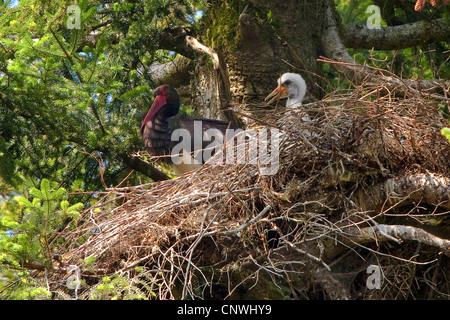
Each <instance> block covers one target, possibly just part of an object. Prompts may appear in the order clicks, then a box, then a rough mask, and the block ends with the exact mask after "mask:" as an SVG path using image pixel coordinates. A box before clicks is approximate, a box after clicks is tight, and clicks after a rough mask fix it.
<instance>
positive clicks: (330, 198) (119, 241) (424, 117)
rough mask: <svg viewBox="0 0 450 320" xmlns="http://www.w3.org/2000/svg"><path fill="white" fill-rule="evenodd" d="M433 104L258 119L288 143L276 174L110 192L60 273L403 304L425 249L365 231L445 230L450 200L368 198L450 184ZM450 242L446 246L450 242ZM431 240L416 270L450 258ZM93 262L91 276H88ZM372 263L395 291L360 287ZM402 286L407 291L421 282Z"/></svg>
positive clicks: (365, 99)
mask: <svg viewBox="0 0 450 320" xmlns="http://www.w3.org/2000/svg"><path fill="white" fill-rule="evenodd" d="M374 88H375V87H374ZM444 101H445V100H444ZM447 101H448V100H447ZM439 103H442V100H441V101H439V100H437V99H434V98H425V97H418V96H414V95H410V96H408V97H402V98H398V97H395V96H393V95H391V94H389V93H385V94H381V92H380V91H379V89H374V90H373V91H371V88H370V87H369V88H367V86H366V87H365V88H363V87H361V88H359V89H356V90H354V91H352V92H349V93H340V94H339V93H334V94H333V95H330V96H328V97H326V98H325V99H323V100H321V101H317V102H313V103H310V104H307V105H305V106H304V107H303V108H301V109H297V110H289V111H288V112H286V110H285V109H283V108H282V107H276V108H275V110H270V111H269V112H265V111H261V112H260V114H259V115H253V116H252V117H251V119H252V120H250V121H249V128H253V129H255V130H261V128H267V127H271V128H277V129H279V131H280V132H281V135H280V140H279V143H280V144H279V157H278V164H277V165H278V166H277V170H276V172H274V174H269V175H267V174H262V172H263V171H262V170H261V168H262V167H261V163H256V164H247V163H237V164H215V165H206V166H204V167H202V168H201V169H199V170H195V171H192V172H190V173H188V174H185V175H183V176H181V177H178V178H175V179H172V180H167V181H162V182H158V183H149V184H143V185H138V186H132V187H122V188H120V187H117V188H112V189H109V190H107V191H106V192H104V193H102V198H101V199H100V200H99V201H98V202H97V203H96V204H95V205H93V206H92V207H91V208H89V210H88V211H86V212H85V213H84V215H83V218H82V219H81V220H79V221H77V222H76V226H74V225H73V224H71V226H69V227H67V228H66V229H65V231H64V232H63V234H62V235H61V237H63V238H64V239H65V244H64V246H61V252H63V260H64V263H65V264H67V265H78V266H80V267H82V268H83V270H84V271H83V274H84V275H85V276H89V275H90V276H93V277H96V276H101V275H104V274H114V273H115V274H123V273H124V272H131V273H132V275H131V277H141V278H142V277H144V275H145V279H146V283H147V287H146V288H147V289H146V290H148V291H149V292H150V291H151V292H153V296H154V297H156V298H159V299H180V298H184V299H185V298H192V299H197V298H200V299H206V298H215V299H225V298H255V297H256V298H257V299H262V298H272V299H273V298H283V299H284V298H305V297H307V298H312V297H313V298H314V297H321V298H330V299H345V298H355V297H363V298H396V297H402V294H403V295H405V294H406V296H408V294H411V292H412V291H408V290H406V289H404V287H402V286H401V284H399V281H403V280H401V279H400V278H401V277H400V276H397V275H398V274H403V273H404V272H406V271H405V270H409V269H408V268H411V264H413V263H414V261H416V260H414V259H412V260H411V257H412V256H415V254H416V250H417V241H416V242H403V243H402V244H397V243H394V247H392V244H391V246H390V247H389V246H387V245H386V246H384V247H383V245H382V238H383V239H387V240H392V239H390V237H391V238H395V236H393V235H392V234H387V233H388V231H386V230H388V229H383V230H385V231H384V233H383V232H382V231H380V230H381V228H379V229H377V230H378V231H379V232H378V233H377V232H373V234H371V236H370V237H368V236H367V234H365V235H363V234H362V230H367V228H374V227H377V226H378V225H379V224H380V223H383V224H385V223H386V222H387V221H386V220H387V219H399V217H400V218H402V217H403V218H405V219H406V217H405V216H407V218H408V219H410V218H411V216H414V214H415V213H416V214H417V217H418V218H419V217H421V218H423V217H429V216H433V217H434V218H436V217H439V218H441V219H444V223H445V221H447V220H445V219H446V217H447V216H446V212H447V211H446V210H447V209H448V207H449V202H448V200H449V199H448V195H447V198H445V194H444V195H443V197H441V198H438V199H433V201H435V202H434V203H432V202H433V201H432V200H430V201H428V202H427V203H425V201H423V202H422V203H421V204H420V206H419V205H418V204H417V203H416V202H414V201H407V200H408V198H413V197H412V196H411V197H408V195H405V196H404V197H403V198H401V199H400V195H399V194H398V193H396V194H393V193H392V194H388V195H386V194H384V195H385V197H384V198H383V199H382V200H383V201H382V203H380V202H379V201H375V200H373V201H369V200H370V199H369V200H368V199H367V197H368V195H369V196H370V192H371V189H370V188H376V186H377V185H379V184H382V183H384V182H386V181H387V180H389V179H393V178H395V177H399V176H402V177H405V176H411V175H417V174H431V173H432V174H433V175H434V176H435V177H441V178H442V177H443V178H444V179H447V180H445V181H447V183H448V177H450V165H449V161H450V160H449V159H450V144H449V143H448V141H446V140H445V138H444V137H443V136H441V135H440V129H441V128H442V127H444V126H445V125H446V120H445V119H444V117H443V115H442V113H441V112H440V111H439ZM244 148H247V150H248V145H245V146H244ZM374 190H375V189H374ZM447 190H448V189H447ZM411 194H412V193H411ZM361 195H366V196H365V197H364V196H361ZM374 197H375V196H374ZM422 198H423V197H422ZM430 199H431V198H430ZM390 200H392V202H390ZM398 203H400V204H401V205H395V204H398ZM388 204H389V205H388ZM392 204H394V205H392ZM400 208H401V209H400ZM396 209H399V210H398V211H396ZM414 210H415V211H414ZM418 218H417V219H418ZM395 222H398V221H397V220H395ZM403 222H404V221H403ZM403 222H402V224H403ZM444 223H443V224H444ZM447 223H448V222H447ZM405 224H406V223H405ZM443 224H441V226H442V225H443ZM443 230H445V228H444V229H443ZM446 230H447V233H445V232H444V233H441V234H440V236H441V238H442V239H441V238H439V239H441V240H443V241H445V238H447V239H448V238H450V236H449V234H448V230H449V229H448V228H447V229H446ZM427 234H428V233H427ZM396 236H398V237H400V235H399V233H397V234H396ZM394 240H395V239H394ZM397 240H398V238H397ZM414 240H417V239H414ZM434 240H436V239H434ZM430 241H431V242H428V244H426V245H424V246H425V248H423V251H421V252H422V255H421V257H420V258H421V259H423V260H422V261H421V262H423V261H425V260H426V261H429V260H430V261H431V260H432V261H434V260H433V259H435V258H436V256H437V255H438V254H439V252H442V251H443V249H442V247H439V246H434V245H433V244H435V242H433V239H432V240H430ZM414 243H415V245H414ZM436 243H437V242H436ZM430 244H431V245H430ZM445 245H446V244H445ZM444 251H445V250H444ZM89 257H93V258H95V261H94V263H93V264H91V265H89V266H86V265H83V261H86V260H88V258H89ZM427 259H429V260H427ZM407 260H409V261H407ZM371 263H372V264H373V263H376V264H378V265H381V266H382V268H383V266H389V270H391V271H392V272H391V273H389V270H387V269H386V270H384V272H385V273H389V275H392V277H393V278H395V280H392V278H391V279H390V281H386V282H384V284H383V285H384V286H385V287H383V289H382V290H378V291H376V292H375V293H374V292H368V291H367V290H366V289H363V288H362V287H364V288H365V286H363V285H361V286H360V287H357V286H356V283H359V284H361V283H363V279H361V277H365V274H366V269H367V266H368V265H369V264H371ZM447 263H448V260H447ZM136 267H140V268H141V269H140V270H141V271H140V273H136V272H135V270H136ZM443 269H445V268H444V267H443ZM447 269H448V268H447ZM142 270H143V271H142ZM408 274H409V278H408V279H406V280H404V281H411V278H414V277H415V276H414V275H413V274H411V273H408ZM441 276H442V277H443V278H444V276H445V275H441V274H439V273H437V274H435V278H433V279H434V281H435V280H437V279H440V277H441ZM399 279H400V280H399ZM402 279H403V278H402ZM397 280H398V281H397ZM436 283H438V281H435V282H433V285H435V284H436ZM393 286H394V288H393ZM397 287H398V288H400V287H401V288H402V289H396V288H397ZM387 288H388V289H387ZM434 289H435V290H436V292H438V291H439V292H444V291H445V290H448V288H447V289H444V288H443V287H441V288H438V289H436V288H434ZM402 290H403V291H402ZM410 290H412V289H410ZM406 291H408V292H406ZM405 292H406V293H405ZM433 292H434V291H433ZM443 294H444V293H443ZM446 294H447V295H448V292H447V293H446Z"/></svg>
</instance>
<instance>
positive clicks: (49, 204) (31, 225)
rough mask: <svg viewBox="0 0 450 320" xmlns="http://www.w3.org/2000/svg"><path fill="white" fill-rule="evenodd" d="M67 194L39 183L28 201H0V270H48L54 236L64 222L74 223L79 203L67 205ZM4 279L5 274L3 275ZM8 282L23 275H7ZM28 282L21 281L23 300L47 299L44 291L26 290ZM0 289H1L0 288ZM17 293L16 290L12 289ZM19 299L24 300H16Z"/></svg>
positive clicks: (15, 198)
mask: <svg viewBox="0 0 450 320" xmlns="http://www.w3.org/2000/svg"><path fill="white" fill-rule="evenodd" d="M67 199H68V193H67V191H66V189H64V188H58V184H57V183H55V182H53V183H51V182H50V181H49V180H47V179H43V180H42V181H41V182H40V187H39V188H35V187H31V188H30V189H29V197H25V196H19V195H17V196H14V197H12V199H11V198H9V199H8V200H7V201H3V202H2V205H3V208H2V209H3V210H2V211H3V214H2V216H1V219H0V252H1V253H0V270H1V268H2V266H6V267H12V268H15V269H17V270H20V269H21V266H22V265H26V264H30V263H36V264H42V265H45V266H46V268H49V269H50V268H51V258H52V255H53V247H54V246H55V245H57V243H54V241H53V239H54V235H56V234H57V232H58V229H59V228H60V227H61V226H62V225H63V224H64V222H65V221H71V220H72V219H78V218H79V217H80V213H79V211H80V210H82V209H83V207H84V205H83V204H82V203H76V204H73V205H71V204H70V203H69V201H68V200H67ZM4 275H5V274H4ZM6 275H8V278H9V277H11V278H15V277H23V273H21V272H19V273H15V272H12V273H9V274H8V273H7V274H6ZM27 279H28V278H27V277H24V278H22V280H23V281H20V282H19V284H22V287H20V290H22V289H23V292H24V294H25V293H26V298H43V297H46V296H47V295H48V292H47V291H46V290H47V289H42V288H39V287H33V289H32V290H25V289H24V288H23V287H26V288H28V287H30V285H29V283H28V280H29V279H28V280H27ZM31 283H34V282H31ZM0 288H1V286H0ZM16 290H17V288H16ZM19 298H25V297H21V296H19Z"/></svg>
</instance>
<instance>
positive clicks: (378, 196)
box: [352, 173, 450, 211]
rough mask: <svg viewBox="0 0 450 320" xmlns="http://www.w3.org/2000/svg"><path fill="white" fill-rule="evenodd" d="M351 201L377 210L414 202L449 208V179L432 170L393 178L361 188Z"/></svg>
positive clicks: (365, 207)
mask: <svg viewBox="0 0 450 320" xmlns="http://www.w3.org/2000/svg"><path fill="white" fill-rule="evenodd" d="M368 195H370V197H368ZM352 200H353V201H354V202H355V203H357V204H358V205H360V206H361V207H363V209H365V210H375V211H380V210H381V211H386V210H388V209H389V208H392V207H393V206H399V205H401V206H404V205H409V204H413V203H415V204H419V203H422V204H428V205H435V206H439V207H442V208H444V209H450V178H448V177H444V176H440V175H436V174H432V173H428V174H424V173H423V174H416V175H409V176H401V177H396V178H391V179H387V180H386V181H384V182H382V183H379V184H376V185H374V186H373V187H371V188H369V189H367V188H365V189H364V190H362V189H360V190H359V191H357V192H355V194H354V198H353V199H352Z"/></svg>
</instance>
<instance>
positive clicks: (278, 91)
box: [265, 86, 287, 104]
mask: <svg viewBox="0 0 450 320" xmlns="http://www.w3.org/2000/svg"><path fill="white" fill-rule="evenodd" d="M286 91H287V88H286V87H284V86H278V87H276V88H275V90H273V91H272V92H271V93H270V94H269V95H268V96H267V97H266V99H265V101H267V100H269V99H270V101H268V102H267V103H268V104H271V103H272V102H274V101H275V100H279V99H283V98H286V97H287V92H286Z"/></svg>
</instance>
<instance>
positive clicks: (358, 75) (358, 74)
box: [319, 7, 450, 96]
mask: <svg viewBox="0 0 450 320" xmlns="http://www.w3.org/2000/svg"><path fill="white" fill-rule="evenodd" d="M326 14H327V17H326V22H327V25H326V26H325V30H324V32H323V35H322V38H321V44H322V48H323V50H324V52H325V55H326V56H327V57H328V58H329V60H328V61H326V60H320V59H319V61H324V62H329V63H331V64H332V66H333V67H334V68H335V69H336V70H337V71H339V72H340V73H342V74H343V75H345V76H346V77H347V78H348V79H350V80H351V81H353V82H354V83H355V84H362V83H364V82H365V81H370V82H375V83H383V84H384V85H385V86H386V87H389V89H390V90H392V91H397V92H400V93H405V92H412V93H413V94H416V95H418V96H420V95H421V94H425V93H426V94H434V93H439V94H448V92H449V91H450V81H449V80H440V79H438V80H419V79H417V80H409V79H406V80H403V79H400V78H398V77H396V76H395V75H393V74H389V72H388V71H386V70H380V69H375V68H370V67H368V66H365V65H361V64H359V63H357V62H356V61H355V60H354V59H353V58H352V57H351V56H350V54H349V53H348V51H347V49H346V47H345V45H344V43H343V42H342V40H341V38H340V34H339V22H338V21H337V19H336V16H335V14H337V13H333V10H332V9H331V7H328V8H327V11H326ZM333 62H335V63H333ZM386 74H388V75H386ZM424 90H425V91H426V92H425V91H424Z"/></svg>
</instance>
